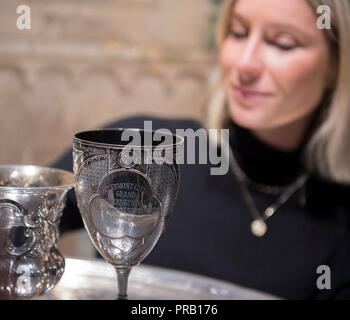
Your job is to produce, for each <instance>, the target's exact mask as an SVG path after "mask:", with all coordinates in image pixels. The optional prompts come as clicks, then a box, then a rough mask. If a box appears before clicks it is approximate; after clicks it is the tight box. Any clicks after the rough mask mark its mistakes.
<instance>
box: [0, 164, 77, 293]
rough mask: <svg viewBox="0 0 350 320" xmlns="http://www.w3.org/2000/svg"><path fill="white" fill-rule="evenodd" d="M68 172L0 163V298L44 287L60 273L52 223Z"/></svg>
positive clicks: (68, 184)
mask: <svg viewBox="0 0 350 320" xmlns="http://www.w3.org/2000/svg"><path fill="white" fill-rule="evenodd" d="M73 182H74V178H73V174H72V173H70V172H67V171H63V170H58V169H52V168H45V167H37V166H24V165H23V166H19V165H18V166H10V165H6V166H4V165H2V166H0V299H25V298H32V297H35V296H38V295H40V294H43V293H46V292H48V291H50V290H51V289H52V288H53V287H54V286H55V284H56V283H57V282H58V281H59V279H60V278H61V277H62V275H63V272H64V259H63V257H62V255H61V254H60V252H59V251H58V249H57V240H58V237H59V233H58V224H59V221H60V217H61V214H62V210H63V208H64V206H65V201H66V193H67V191H68V190H69V189H70V188H72V187H73Z"/></svg>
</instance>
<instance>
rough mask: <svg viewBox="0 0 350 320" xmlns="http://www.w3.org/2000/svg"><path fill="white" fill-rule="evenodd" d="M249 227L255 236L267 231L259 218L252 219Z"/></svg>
mask: <svg viewBox="0 0 350 320" xmlns="http://www.w3.org/2000/svg"><path fill="white" fill-rule="evenodd" d="M250 229H251V231H252V233H253V234H254V235H255V236H257V237H262V236H263V235H264V234H265V233H266V231H267V225H266V223H265V222H264V221H263V220H261V219H259V220H254V221H253V222H252V224H251V226H250Z"/></svg>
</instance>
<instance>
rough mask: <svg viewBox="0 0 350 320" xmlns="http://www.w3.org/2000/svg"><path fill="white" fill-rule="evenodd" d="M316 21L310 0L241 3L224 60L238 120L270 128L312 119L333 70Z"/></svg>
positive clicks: (242, 0) (245, 124)
mask: <svg viewBox="0 0 350 320" xmlns="http://www.w3.org/2000/svg"><path fill="white" fill-rule="evenodd" d="M316 22H317V15H316V12H313V10H312V8H311V7H310V6H309V5H308V3H307V2H306V0H293V1H287V0H263V1H262V0H238V1H237V2H236V4H235V5H234V8H233V13H232V15H231V24H230V33H229V35H228V36H227V38H226V39H225V41H224V43H223V45H222V47H221V52H220V62H221V66H222V70H223V74H224V80H225V85H226V89H227V97H228V103H229V111H230V114H231V117H232V118H233V120H234V121H235V122H236V123H237V124H239V125H241V126H243V127H246V128H248V129H253V130H254V129H256V130H266V129H267V130H268V129H275V128H278V127H281V126H285V125H290V124H292V123H296V122H298V121H304V120H305V119H307V118H310V115H311V114H312V113H313V111H315V109H316V108H317V106H318V104H319V102H320V100H321V98H322V95H323V92H324V90H325V88H326V87H327V86H328V83H329V74H330V73H329V69H330V53H329V51H330V50H329V44H328V41H327V38H326V35H325V33H324V31H322V30H320V29H318V28H317V24H316ZM327 82H328V83H327Z"/></svg>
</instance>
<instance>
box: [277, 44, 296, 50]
mask: <svg viewBox="0 0 350 320" xmlns="http://www.w3.org/2000/svg"><path fill="white" fill-rule="evenodd" d="M274 45H275V46H276V47H277V48H278V49H280V50H283V51H291V50H293V49H295V48H296V47H297V45H295V44H283V43H274Z"/></svg>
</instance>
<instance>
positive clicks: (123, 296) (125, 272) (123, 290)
mask: <svg viewBox="0 0 350 320" xmlns="http://www.w3.org/2000/svg"><path fill="white" fill-rule="evenodd" d="M114 268H115V270H116V271H117V278H118V287H119V294H118V300H128V294H127V289H128V279H129V273H130V270H131V267H119V266H118V267H117V266H114Z"/></svg>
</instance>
